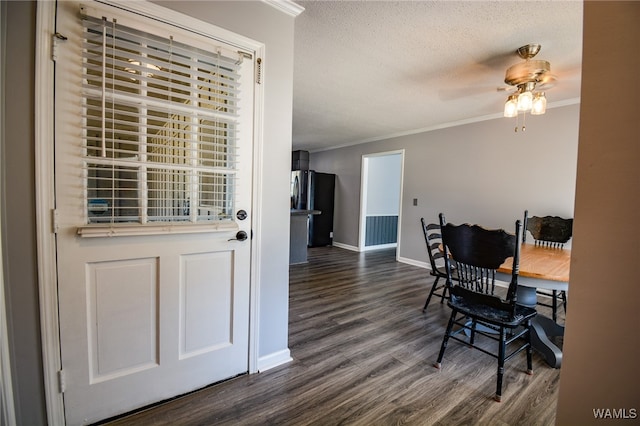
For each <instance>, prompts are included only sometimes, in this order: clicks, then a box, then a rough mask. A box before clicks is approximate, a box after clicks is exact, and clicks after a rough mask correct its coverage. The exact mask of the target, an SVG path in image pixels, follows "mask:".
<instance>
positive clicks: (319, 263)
mask: <svg viewBox="0 0 640 426" xmlns="http://www.w3.org/2000/svg"><path fill="white" fill-rule="evenodd" d="M431 283H432V277H430V276H429V275H428V270H426V269H422V268H418V267H415V266H410V265H406V264H403V263H398V262H396V261H395V250H382V251H375V252H368V253H355V252H351V251H348V250H343V249H340V248H336V247H322V248H313V249H309V262H308V263H307V264H302V265H293V266H291V267H290V306H289V312H290V319H289V348H290V349H291V355H292V357H293V358H294V361H292V362H290V363H288V364H286V365H283V366H280V367H276V368H273V369H271V370H268V371H265V372H262V373H259V374H254V375H244V376H240V377H237V378H235V379H232V380H229V381H226V382H223V383H220V384H217V385H214V386H211V387H209V388H206V389H203V390H200V391H197V392H194V393H192V394H189V395H186V396H183V397H180V398H177V399H174V400H172V401H169V402H166V403H164V404H161V405H159V406H156V407H153V408H150V409H148V410H144V411H141V412H138V413H136V414H133V415H130V416H127V417H123V418H120V419H117V420H114V421H112V422H110V423H108V424H110V425H338V424H340V425H392V424H393V425H396V424H408V425H453V424H474V425H475V424H480V425H552V424H554V421H555V410H556V402H557V396H558V380H559V376H560V370H555V369H552V368H550V367H548V366H547V365H546V364H545V363H544V361H543V360H542V358H541V357H540V356H539V355H538V354H536V353H535V352H534V365H533V367H534V375H533V376H528V375H527V374H525V372H524V371H525V369H526V361H525V355H524V353H521V354H519V355H517V356H516V357H514V359H512V360H511V361H509V362H507V364H506V369H505V370H506V371H505V378H504V385H503V401H502V402H501V403H498V402H495V401H494V400H493V399H492V398H493V395H494V392H495V383H496V369H497V362H496V361H495V359H494V358H492V357H489V356H488V355H485V354H483V353H481V352H480V351H477V350H473V349H471V348H469V347H466V346H464V345H460V344H458V343H455V342H451V343H450V344H449V347H448V349H447V352H446V353H445V357H444V360H443V366H442V370H437V369H436V368H434V367H433V363H434V361H435V360H436V358H437V354H438V351H439V348H440V343H441V341H442V334H443V333H444V328H445V326H446V322H447V319H448V316H449V313H450V311H449V308H448V307H447V306H446V303H445V304H440V303H439V299H436V298H433V299H432V300H431V304H430V306H429V309H428V311H427V313H426V314H423V313H422V306H423V304H424V301H425V299H426V296H427V293H428V289H429V288H430V286H431ZM541 309H542V310H541V312H544V311H543V310H544V309H546V308H541ZM560 311H561V315H563V314H564V312H562V310H560ZM544 313H546V312H544ZM561 319H562V320H563V318H561Z"/></svg>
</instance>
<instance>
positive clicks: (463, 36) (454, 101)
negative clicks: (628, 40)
mask: <svg viewBox="0 0 640 426" xmlns="http://www.w3.org/2000/svg"><path fill="white" fill-rule="evenodd" d="M296 3H297V4H299V5H301V6H302V7H304V8H305V10H304V11H303V12H302V13H301V14H300V15H299V16H298V17H297V18H296V21H295V38H294V39H295V59H294V82H293V149H294V150H295V149H303V150H309V151H318V150H323V149H327V148H332V147H338V146H346V145H352V144H357V143H362V142H368V141H372V140H378V139H384V138H386V137H390V136H395V135H401V134H407V133H412V132H419V131H425V130H430V129H435V128H440V127H445V126H448V125H454V124H456V123H458V124H460V123H464V122H472V121H477V120H481V119H487V118H495V117H499V116H501V112H502V109H503V105H504V101H505V99H506V95H507V93H508V92H505V91H498V87H502V88H504V87H506V85H505V84H504V73H505V70H506V68H508V67H509V66H510V65H513V64H514V63H517V62H520V61H521V59H520V58H519V57H518V56H517V55H516V53H515V51H516V49H517V48H518V47H520V46H523V45H525V44H528V43H538V44H541V45H542V49H541V51H540V53H539V54H538V55H537V56H536V59H544V60H547V61H549V62H550V63H551V71H552V73H553V74H555V75H557V77H558V82H557V83H556V85H555V86H554V87H553V88H551V89H550V90H548V91H547V99H548V106H547V107H548V108H549V109H551V108H553V107H554V106H561V105H568V104H572V103H577V102H578V101H579V96H580V73H581V59H582V2H581V1H567V2H565V1H544V2H535V1H518V2H508V1H394V2H391V1H382V2H378V1H296ZM552 113H553V110H552V109H551V110H548V111H547V114H552ZM505 120H506V119H505ZM505 126H507V123H505ZM509 127H511V125H509Z"/></svg>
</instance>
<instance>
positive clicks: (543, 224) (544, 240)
mask: <svg viewBox="0 0 640 426" xmlns="http://www.w3.org/2000/svg"><path fill="white" fill-rule="evenodd" d="M527 231H529V232H530V233H531V236H532V237H533V240H534V244H535V245H539V246H545V247H549V248H554V249H559V250H562V249H563V248H564V245H565V243H566V242H568V241H569V239H571V236H572V235H573V219H564V218H561V217H559V216H543V217H540V216H531V217H529V211H528V210H525V211H524V232H523V233H522V242H523V243H525V242H526V241H527ZM536 293H537V294H538V295H540V296H544V297H551V304H548V303H544V302H538V305H540V306H546V307H549V308H551V314H552V317H553V320H554V321H557V320H558V301H561V302H562V306H563V308H564V311H565V312H566V311H567V293H566V292H565V291H558V290H553V291H552V292H551V295H550V294H549V293H546V292H543V291H537V292H536Z"/></svg>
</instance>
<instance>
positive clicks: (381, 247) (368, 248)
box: [362, 243, 398, 251]
mask: <svg viewBox="0 0 640 426" xmlns="http://www.w3.org/2000/svg"><path fill="white" fill-rule="evenodd" d="M396 247H398V243H391V244H378V245H375V246H365V248H364V249H363V250H362V251H374V250H384V249H389V248H396Z"/></svg>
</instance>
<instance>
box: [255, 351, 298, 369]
mask: <svg viewBox="0 0 640 426" xmlns="http://www.w3.org/2000/svg"><path fill="white" fill-rule="evenodd" d="M291 361H293V358H291V352H290V351H289V349H284V350H282V351H280V352H274V353H272V354H269V355H267V356H263V357H260V358H258V371H259V372H262V371H266V370H269V369H271V368H274V367H277V366H279V365H282V364H286V363H287V362H291Z"/></svg>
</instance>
